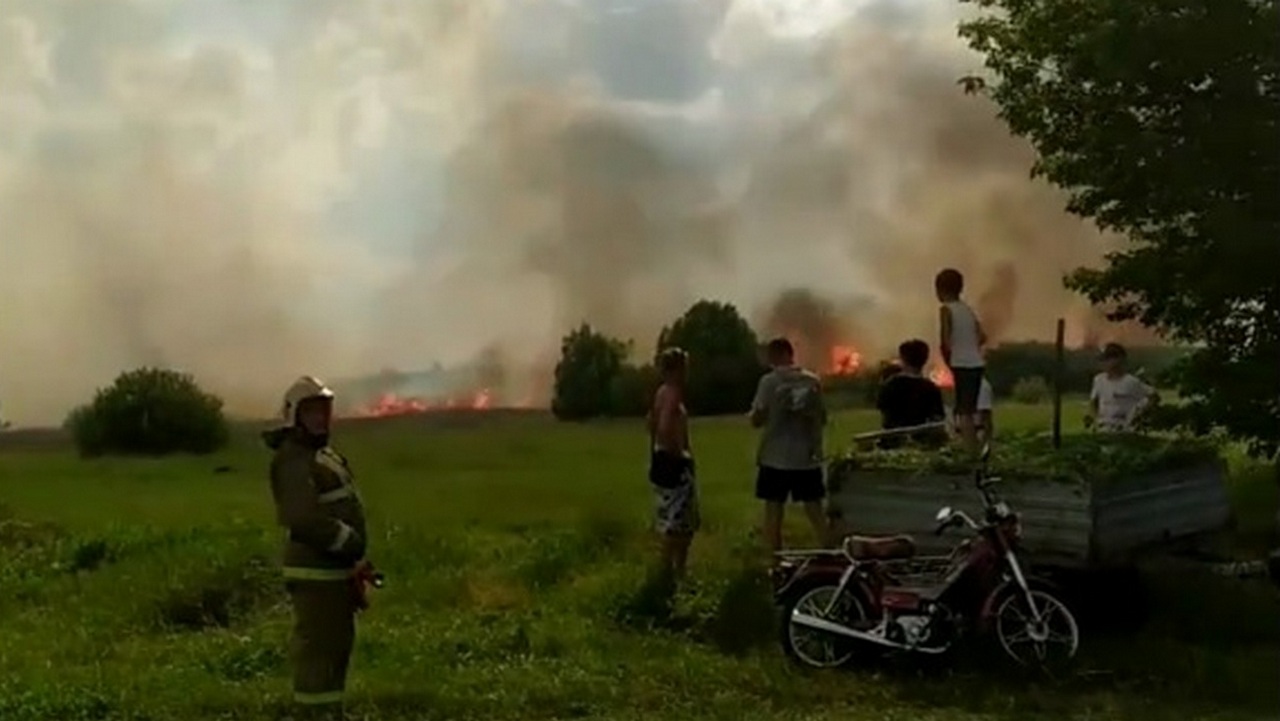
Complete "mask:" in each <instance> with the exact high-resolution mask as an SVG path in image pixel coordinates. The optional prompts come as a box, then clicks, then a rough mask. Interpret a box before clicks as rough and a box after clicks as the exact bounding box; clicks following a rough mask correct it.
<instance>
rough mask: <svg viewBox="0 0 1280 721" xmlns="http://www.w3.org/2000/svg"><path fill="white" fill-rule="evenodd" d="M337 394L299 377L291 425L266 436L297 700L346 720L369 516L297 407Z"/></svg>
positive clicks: (289, 396) (287, 418)
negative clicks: (281, 537)
mask: <svg viewBox="0 0 1280 721" xmlns="http://www.w3.org/2000/svg"><path fill="white" fill-rule="evenodd" d="M332 397H333V392H332V391H330V390H329V389H328V388H327V387H325V385H324V384H323V383H321V382H320V381H318V380H316V379H315V378H312V377H310V376H304V377H303V378H300V379H299V380H298V381H297V382H296V383H294V385H293V386H292V387H290V388H289V391H288V392H287V393H286V395H285V402H284V408H283V409H282V412H281V415H282V416H283V418H282V420H283V421H284V423H285V425H284V426H283V427H281V428H278V429H276V430H274V431H269V432H268V433H266V434H264V440H266V442H267V445H268V447H270V448H271V449H272V450H274V451H275V457H274V458H272V460H271V493H272V496H273V497H274V499H275V506H276V518H277V520H278V521H279V523H280V525H282V526H284V527H285V528H286V529H287V530H288V537H287V539H286V540H285V544H284V559H283V560H284V578H285V587H286V588H287V589H288V592H289V597H290V600H291V602H292V605H293V615H294V626H293V638H292V641H291V646H292V648H291V657H292V662H293V692H294V700H295V701H296V702H297V704H298V705H299V706H300V707H301V708H300V709H299V710H301V711H302V712H303V714H304V715H314V716H316V717H321V718H329V717H340V716H341V713H342V695H343V689H344V687H345V685H346V676H347V665H348V663H349V661H350V658H351V650H352V646H353V644H354V642H355V615H356V612H357V611H358V610H359V609H360V608H361V606H362V596H361V591H362V589H361V587H360V586H359V583H360V582H359V580H358V579H357V578H356V576H357V569H358V568H361V567H362V566H363V564H364V563H365V562H364V560H363V559H364V554H365V538H366V535H365V518H364V509H363V506H362V505H361V502H360V496H359V494H358V493H357V491H356V487H355V484H354V482H353V478H352V475H351V470H350V468H349V467H348V465H347V461H346V459H345V458H343V457H342V456H341V455H339V454H338V453H337V452H336V451H335V450H333V449H332V448H330V447H329V444H328V438H327V437H326V436H314V435H312V434H310V433H308V432H307V431H306V430H305V429H304V428H303V427H302V426H301V425H300V424H299V423H298V422H297V408H298V404H299V403H301V402H303V401H304V400H307V399H310V398H329V399H331V398H332Z"/></svg>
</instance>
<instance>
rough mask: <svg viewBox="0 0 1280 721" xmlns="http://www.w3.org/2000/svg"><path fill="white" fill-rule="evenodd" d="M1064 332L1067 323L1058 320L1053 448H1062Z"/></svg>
mask: <svg viewBox="0 0 1280 721" xmlns="http://www.w3.org/2000/svg"><path fill="white" fill-rule="evenodd" d="M1066 332H1067V322H1066V320H1065V319H1063V318H1059V319H1058V336H1057V339H1056V340H1055V341H1054V364H1053V447H1054V448H1061V447H1062V377H1063V375H1064V374H1065V373H1064V368H1063V365H1064V364H1065V363H1066V348H1065V343H1066Z"/></svg>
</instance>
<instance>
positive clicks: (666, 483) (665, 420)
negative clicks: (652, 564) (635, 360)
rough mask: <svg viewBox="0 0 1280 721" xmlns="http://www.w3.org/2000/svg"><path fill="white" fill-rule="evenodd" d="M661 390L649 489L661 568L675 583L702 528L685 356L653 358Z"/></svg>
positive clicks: (672, 353)
mask: <svg viewBox="0 0 1280 721" xmlns="http://www.w3.org/2000/svg"><path fill="white" fill-rule="evenodd" d="M658 368H659V370H660V371H661V373H662V385H661V386H659V387H658V391H657V392H656V393H655V394H654V396H653V406H652V407H651V408H650V409H649V417H648V425H649V454H650V455H649V483H650V484H651V485H652V486H653V493H654V501H655V506H656V512H657V521H656V523H655V526H656V529H657V531H658V533H659V534H661V535H662V568H663V570H664V571H669V572H670V573H671V574H672V576H673V577H674V578H676V579H680V578H683V577H684V573H685V568H686V566H687V564H688V561H689V544H690V543H692V541H693V534H694V533H696V532H697V531H698V528H699V526H700V525H701V514H700V512H699V508H698V485H697V480H696V479H695V477H694V464H693V451H692V449H691V448H690V446H689V413H688V410H687V409H686V408H685V405H684V385H685V378H686V375H687V373H688V368H689V356H688V354H686V353H685V352H684V351H683V350H681V349H679V348H668V349H666V350H664V351H663V352H662V354H661V355H659V357H658Z"/></svg>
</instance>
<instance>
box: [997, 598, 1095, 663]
mask: <svg viewBox="0 0 1280 721" xmlns="http://www.w3.org/2000/svg"><path fill="white" fill-rule="evenodd" d="M1030 595H1031V601H1032V603H1034V604H1035V610H1036V611H1037V612H1038V614H1039V615H1038V616H1037V614H1035V613H1032V611H1031V608H1030V607H1029V604H1028V602H1027V595H1026V594H1024V593H1022V592H1021V591H1014V592H1012V593H1009V594H1007V595H1005V597H1004V598H1003V599H1001V601H1000V603H999V605H998V606H997V607H996V612H995V632H996V638H998V639H999V640H1000V647H1001V648H1002V649H1004V652H1005V654H1006V655H1008V656H1009V658H1010V659H1012V660H1013V661H1014V662H1015V663H1017V664H1018V665H1019V666H1026V667H1031V668H1057V667H1059V666H1062V665H1065V664H1067V663H1069V662H1070V661H1072V660H1073V659H1074V658H1075V656H1076V652H1077V651H1079V650H1080V629H1079V627H1078V626H1077V625H1076V619H1075V616H1074V615H1072V613H1071V611H1070V609H1068V608H1067V606H1066V604H1064V603H1063V602H1062V601H1060V600H1058V598H1057V597H1056V596H1054V595H1053V594H1051V593H1049V592H1047V591H1043V590H1037V589H1033V590H1032V591H1031V593H1030Z"/></svg>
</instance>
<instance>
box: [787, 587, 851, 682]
mask: <svg viewBox="0 0 1280 721" xmlns="http://www.w3.org/2000/svg"><path fill="white" fill-rule="evenodd" d="M838 588H839V586H838V585H837V583H836V582H835V581H833V580H825V579H823V580H815V581H811V582H809V583H804V584H802V585H801V586H800V587H799V588H797V589H795V590H794V591H793V592H792V593H790V594H788V599H787V601H786V602H785V603H784V604H783V607H782V622H781V623H780V624H779V627H780V630H781V635H782V650H783V652H784V653H785V654H786V655H787V656H788V657H789V658H791V659H792V660H793V661H795V662H797V663H799V664H801V665H803V666H808V667H809V668H838V667H840V666H844V665H846V664H848V663H849V661H850V660H852V659H853V655H854V650H855V644H856V643H857V641H855V640H853V639H845V638H840V637H838V636H834V635H832V634H830V633H825V632H823V631H818V630H816V629H812V628H807V627H805V626H802V625H800V624H797V623H794V622H793V621H792V620H791V616H792V614H793V613H795V612H796V611H797V610H799V611H801V612H803V613H808V614H811V615H814V616H819V617H821V618H824V619H826V620H829V621H832V622H833V623H840V624H846V625H848V624H857V623H861V622H865V621H866V620H867V612H866V608H865V607H864V605H863V603H862V601H861V599H859V598H858V597H857V595H856V594H854V593H851V592H849V591H845V593H844V594H842V595H841V597H840V598H839V600H838V601H837V602H836V605H835V606H834V607H833V608H832V609H831V613H826V608H827V606H828V605H830V603H831V599H832V598H833V597H835V594H836V591H837V589H838Z"/></svg>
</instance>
